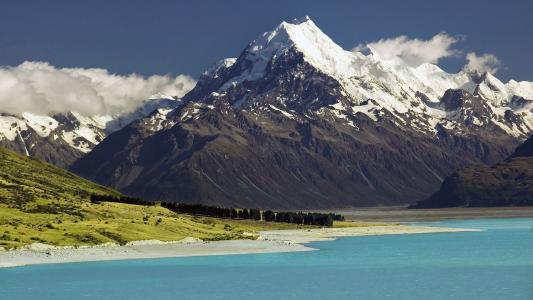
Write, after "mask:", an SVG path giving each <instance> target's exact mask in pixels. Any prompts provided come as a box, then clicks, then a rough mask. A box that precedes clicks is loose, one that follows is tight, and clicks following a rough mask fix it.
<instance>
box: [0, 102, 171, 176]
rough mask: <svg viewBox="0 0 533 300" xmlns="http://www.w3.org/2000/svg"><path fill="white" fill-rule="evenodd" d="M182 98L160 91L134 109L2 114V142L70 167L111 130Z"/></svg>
mask: <svg viewBox="0 0 533 300" xmlns="http://www.w3.org/2000/svg"><path fill="white" fill-rule="evenodd" d="M178 102H179V99H176V98H173V97H170V96H165V95H162V94H156V95H153V96H152V97H150V99H147V100H145V101H144V102H143V103H142V105H141V106H140V107H138V108H137V109H136V110H134V111H133V112H127V113H123V114H116V115H95V116H86V115H83V114H80V113H78V112H74V111H73V112H68V113H58V114H52V115H39V114H35V113H29V112H25V113H22V114H19V115H15V114H6V113H2V114H0V146H1V147H4V148H8V149H11V150H13V151H16V152H18V153H20V154H23V155H26V156H31V157H34V158H38V159H41V160H44V161H46V162H49V163H52V164H54V165H56V166H59V167H62V168H67V167H68V166H69V165H70V164H72V163H73V162H74V161H75V160H76V159H78V158H80V157H82V156H83V155H84V154H86V153H88V152H89V151H91V149H92V148H93V147H94V146H95V145H97V144H98V143H99V142H101V141H102V140H103V139H104V138H105V137H106V136H107V135H108V134H110V133H112V132H114V131H116V130H119V129H121V128H122V127H124V126H126V125H127V124H129V123H130V122H132V121H133V120H136V119H139V118H142V117H145V116H147V115H149V114H150V113H151V112H153V111H154V110H155V109H171V108H174V107H176V106H177V103H178Z"/></svg>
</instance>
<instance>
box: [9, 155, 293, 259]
mask: <svg viewBox="0 0 533 300" xmlns="http://www.w3.org/2000/svg"><path fill="white" fill-rule="evenodd" d="M91 193H101V194H119V193H118V192H116V191H114V190H112V189H109V188H106V187H103V186H100V185H97V184H94V183H92V182H90V181H87V180H85V179H82V178H80V177H78V176H76V175H73V174H72V173H69V172H67V171H65V170H62V169H59V168H57V167H54V166H52V165H49V164H46V163H43V162H40V161H38V160H34V159H30V158H26V157H22V156H20V155H18V154H15V153H14V152H11V151H8V150H5V149H2V148H0V247H3V248H6V249H9V248H16V247H20V246H23V245H27V244H30V243H34V242H41V243H46V244H51V245H59V246H66V245H95V244H102V243H107V242H113V243H119V244H124V243H126V242H129V241H134V240H145V239H158V240H164V241H169V240H180V239H182V238H185V237H196V238H201V239H204V240H221V239H242V238H254V235H253V234H251V233H252V232H254V231H258V230H268V229H290V228H297V227H298V226H296V225H292V224H280V223H267V222H257V221H247V220H246V221H245V220H242V221H238V220H221V219H214V218H204V217H193V216H189V215H182V214H176V213H173V212H171V211H169V210H167V209H165V208H162V207H158V206H149V207H148V206H136V205H128V204H119V203H102V204H92V203H90V201H89V200H88V197H89V195H90V194H91Z"/></svg>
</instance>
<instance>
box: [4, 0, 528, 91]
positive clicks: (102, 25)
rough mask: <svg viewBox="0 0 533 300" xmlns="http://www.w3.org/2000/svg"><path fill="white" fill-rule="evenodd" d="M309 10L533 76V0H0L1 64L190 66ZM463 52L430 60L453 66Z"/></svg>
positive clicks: (118, 68) (333, 32)
mask: <svg viewBox="0 0 533 300" xmlns="http://www.w3.org/2000/svg"><path fill="white" fill-rule="evenodd" d="M305 15H309V16H310V17H311V19H313V20H314V21H315V23H316V24H317V25H318V26H319V27H320V28H321V29H322V30H323V31H324V32H325V33H326V34H328V35H329V36H330V37H331V38H332V39H333V40H334V41H336V42H337V43H338V44H340V45H341V46H342V47H343V48H345V49H352V48H353V47H355V46H357V45H358V44H361V43H365V42H372V41H376V40H379V39H381V38H394V37H397V36H400V35H407V36H408V37H409V38H419V39H424V40H426V39H430V38H432V37H433V36H434V35H436V34H438V33H439V32H442V31H445V32H446V33H447V34H448V35H450V36H453V37H456V38H459V39H460V41H458V42H457V43H456V44H454V45H453V46H454V48H455V49H457V50H460V51H462V52H463V54H466V53H468V52H476V53H478V54H483V53H490V54H494V55H495V56H496V57H498V58H499V60H501V62H502V66H501V67H500V70H499V72H498V77H500V78H502V79H503V80H508V79H510V78H514V79H517V80H529V81H533V17H532V15H533V1H531V0H526V1H489V0H485V1H455V0H451V1H427V0H426V1H409V0H402V1H397V0H396V1H376V0H374V1H287V0H285V1H282V0H270V1H262V2H259V1H252V0H248V1H238V0H225V1H220V0H219V1H216V0H201V1H200V0H195V1H192V0H191V1H133V0H128V1H111V0H106V1H99V0H91V1H61V0H56V1H24V0H17V1H2V2H1V3H0V65H18V64H20V63H21V62H23V61H27V60H38V61H47V62H50V64H52V65H54V66H56V67H84V68H87V67H100V68H106V69H108V70H109V71H110V72H114V73H119V74H126V73H132V72H135V73H139V74H143V75H146V76H148V75H153V74H167V73H169V74H173V75H177V74H190V75H192V76H194V77H197V76H198V75H199V74H201V72H202V71H203V70H204V69H206V68H207V67H209V65H211V64H212V63H214V62H215V61H217V60H219V59H221V58H225V57H235V56H238V54H239V53H240V52H241V51H242V49H243V48H244V47H245V46H246V44H247V43H248V42H250V41H251V40H253V39H254V38H255V37H257V36H258V35H260V34H261V33H263V32H265V31H267V30H270V29H272V28H274V27H275V26H276V25H277V24H279V23H280V22H281V21H283V20H290V19H293V18H296V17H302V16H305ZM464 63H465V59H464V55H456V56H454V57H448V58H445V59H443V60H441V61H440V63H439V65H441V66H443V68H444V69H445V70H447V71H452V72H455V71H458V70H459V69H460V68H461V66H463V65H464Z"/></svg>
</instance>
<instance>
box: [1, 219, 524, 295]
mask: <svg viewBox="0 0 533 300" xmlns="http://www.w3.org/2000/svg"><path fill="white" fill-rule="evenodd" d="M428 224H430V225H435V226H453V227H464V228H479V229H485V230H486V231H483V232H464V233H442V234H419V235H400V236H372V237H357V238H354V237H351V238H341V239H338V240H336V241H333V242H320V243H312V244H310V245H311V246H313V247H316V248H319V249H320V251H312V252H299V253H280V254H254V255H234V256H210V257H192V258H172V259H153V260H134V261H113V262H95V263H75V264H56V265H38V266H28V267H20V268H12V269H0V299H202V300H204V299H205V300H210V299H300V300H301V299H424V300H427V299H454V300H461V299H470V300H472V299H484V300H487V299H528V300H531V299H533V219H499V220H487V219H484V220H466V221H446V222H438V223H425V224H424V225H428Z"/></svg>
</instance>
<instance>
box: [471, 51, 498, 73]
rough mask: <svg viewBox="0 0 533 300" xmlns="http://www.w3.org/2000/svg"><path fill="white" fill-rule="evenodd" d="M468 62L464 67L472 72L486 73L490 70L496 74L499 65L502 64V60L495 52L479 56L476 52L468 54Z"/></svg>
mask: <svg viewBox="0 0 533 300" xmlns="http://www.w3.org/2000/svg"><path fill="white" fill-rule="evenodd" d="M466 60H467V61H468V62H467V64H466V65H465V66H464V69H465V70H467V71H471V72H478V73H485V72H489V73H492V74H496V72H498V69H499V67H500V66H501V65H502V63H501V61H500V60H499V59H498V58H497V57H496V56H495V55H494V54H482V55H480V56H478V55H477V54H476V53H474V52H470V53H468V54H467V55H466Z"/></svg>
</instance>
